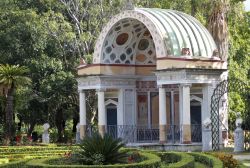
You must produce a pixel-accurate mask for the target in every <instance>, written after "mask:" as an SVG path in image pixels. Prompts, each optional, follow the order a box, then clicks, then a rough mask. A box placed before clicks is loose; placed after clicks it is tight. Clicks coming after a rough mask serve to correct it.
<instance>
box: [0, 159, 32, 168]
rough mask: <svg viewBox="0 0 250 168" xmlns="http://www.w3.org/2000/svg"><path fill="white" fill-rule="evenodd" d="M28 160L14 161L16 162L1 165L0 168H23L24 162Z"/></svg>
mask: <svg viewBox="0 0 250 168" xmlns="http://www.w3.org/2000/svg"><path fill="white" fill-rule="evenodd" d="M27 161H28V160H16V161H12V162H9V163H6V164H2V165H0V167H4V168H24V167H26V166H24V165H25V162H27Z"/></svg>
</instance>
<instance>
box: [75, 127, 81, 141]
mask: <svg viewBox="0 0 250 168" xmlns="http://www.w3.org/2000/svg"><path fill="white" fill-rule="evenodd" d="M80 142H81V138H80V123H78V124H77V125H76V143H77V144H79V143H80Z"/></svg>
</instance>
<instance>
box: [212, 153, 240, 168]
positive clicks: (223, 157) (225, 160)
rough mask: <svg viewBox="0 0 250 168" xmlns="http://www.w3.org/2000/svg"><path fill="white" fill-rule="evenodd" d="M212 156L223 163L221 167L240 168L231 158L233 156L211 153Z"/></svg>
mask: <svg viewBox="0 0 250 168" xmlns="http://www.w3.org/2000/svg"><path fill="white" fill-rule="evenodd" d="M211 154H212V155H213V156H215V157H217V158H219V159H220V160H221V161H222V162H223V166H224V167H227V168H238V167H240V165H239V163H238V161H237V160H236V159H234V158H233V155H231V154H226V153H211Z"/></svg>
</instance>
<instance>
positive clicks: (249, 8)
mask: <svg viewBox="0 0 250 168" xmlns="http://www.w3.org/2000/svg"><path fill="white" fill-rule="evenodd" d="M244 4H245V10H246V11H250V0H246V1H245V2H244Z"/></svg>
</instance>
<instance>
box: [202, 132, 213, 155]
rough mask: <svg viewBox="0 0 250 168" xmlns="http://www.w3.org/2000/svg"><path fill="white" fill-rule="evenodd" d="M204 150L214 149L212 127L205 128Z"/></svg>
mask: <svg viewBox="0 0 250 168" xmlns="http://www.w3.org/2000/svg"><path fill="white" fill-rule="evenodd" d="M202 133H203V134H202V135H203V137H202V151H211V150H212V131H211V129H210V128H203V132H202Z"/></svg>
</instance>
